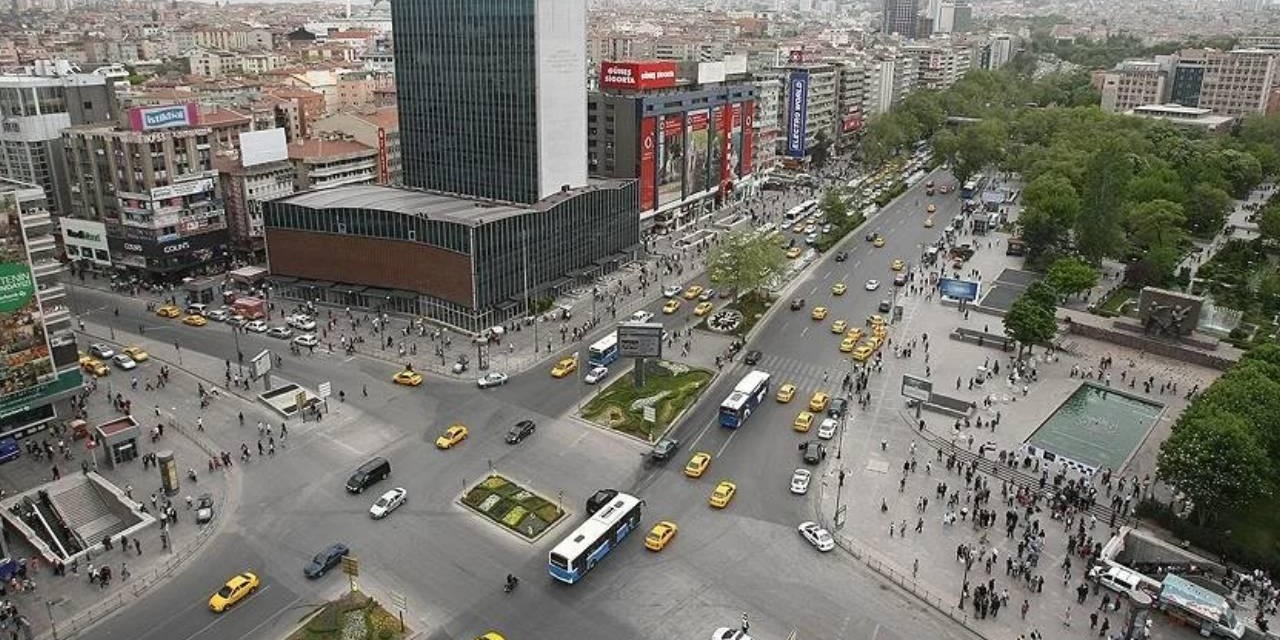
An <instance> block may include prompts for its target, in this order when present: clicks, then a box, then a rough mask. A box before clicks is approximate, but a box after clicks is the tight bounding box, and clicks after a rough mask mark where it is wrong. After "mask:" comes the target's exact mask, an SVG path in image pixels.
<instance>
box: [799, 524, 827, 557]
mask: <svg viewBox="0 0 1280 640" xmlns="http://www.w3.org/2000/svg"><path fill="white" fill-rule="evenodd" d="M797 530H798V531H799V532H800V537H802V538H804V539H805V540H806V541H807V542H808V543H809V544H811V545H813V547H814V548H815V549H817V550H818V551H823V552H826V551H830V550H832V549H834V548H836V541H835V540H834V539H833V538H832V537H831V532H830V531H827V530H826V529H823V528H822V527H820V526H818V523H816V522H801V523H800V526H799V527H797Z"/></svg>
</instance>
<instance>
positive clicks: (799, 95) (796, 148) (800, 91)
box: [787, 71, 809, 158]
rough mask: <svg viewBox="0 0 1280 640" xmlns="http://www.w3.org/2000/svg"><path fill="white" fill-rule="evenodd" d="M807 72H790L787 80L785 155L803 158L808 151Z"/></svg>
mask: <svg viewBox="0 0 1280 640" xmlns="http://www.w3.org/2000/svg"><path fill="white" fill-rule="evenodd" d="M808 119H809V72H808V71H792V72H791V77H790V78H789V79H788V80H787V155H788V156H790V157H792V158H803V157H804V156H805V153H806V152H807V151H808V145H807V144H806V143H805V132H806V130H808V128H809V126H808V125H809V122H808Z"/></svg>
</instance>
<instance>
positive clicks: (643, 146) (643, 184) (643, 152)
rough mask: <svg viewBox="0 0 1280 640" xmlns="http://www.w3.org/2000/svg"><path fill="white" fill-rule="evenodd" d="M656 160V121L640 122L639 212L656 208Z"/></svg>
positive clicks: (650, 119)
mask: <svg viewBox="0 0 1280 640" xmlns="http://www.w3.org/2000/svg"><path fill="white" fill-rule="evenodd" d="M657 160H658V119H657V118H655V117H648V118H645V119H644V120H641V121H640V171H639V175H640V210H641V211H652V210H653V209H654V208H655V207H656V206H657V197H656V196H657V193H658V185H657V184H655V182H654V180H655V179H656V177H657V171H655V169H656V167H655V165H656V163H657Z"/></svg>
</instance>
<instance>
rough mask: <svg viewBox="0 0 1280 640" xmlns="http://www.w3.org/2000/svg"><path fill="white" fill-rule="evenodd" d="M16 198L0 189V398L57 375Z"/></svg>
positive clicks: (51, 379) (47, 380) (44, 381)
mask: <svg viewBox="0 0 1280 640" xmlns="http://www.w3.org/2000/svg"><path fill="white" fill-rule="evenodd" d="M19 214H20V212H19V210H18V199H17V197H16V195H15V194H14V193H13V192H0V354H2V355H3V357H2V358H0V397H7V396H10V395H12V394H15V393H21V392H23V391H26V390H27V389H30V388H32V387H35V386H37V385H40V384H44V383H46V382H52V381H54V380H56V379H57V377H58V374H57V372H55V371H54V368H53V357H52V355H51V353H50V349H49V340H48V337H47V336H46V335H45V332H44V321H43V316H42V314H41V310H40V301H39V299H38V298H36V280H35V276H33V275H32V273H31V263H30V260H29V258H28V256H27V244H26V239H25V237H24V236H23V232H22V224H21V222H20V221H19Z"/></svg>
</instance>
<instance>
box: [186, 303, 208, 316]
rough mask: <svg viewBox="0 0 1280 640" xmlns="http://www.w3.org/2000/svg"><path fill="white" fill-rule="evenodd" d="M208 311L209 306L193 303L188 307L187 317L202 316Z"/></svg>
mask: <svg viewBox="0 0 1280 640" xmlns="http://www.w3.org/2000/svg"><path fill="white" fill-rule="evenodd" d="M208 310H209V305H207V304H203V303H200V302H192V303H191V304H188V305H187V315H189V316H202V315H204V312H205V311H208Z"/></svg>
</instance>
